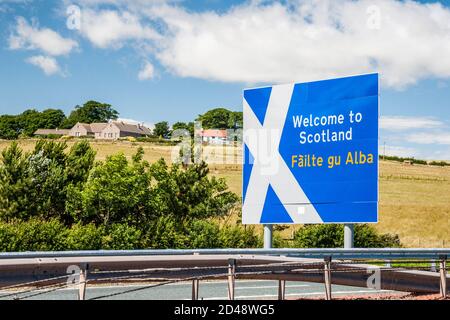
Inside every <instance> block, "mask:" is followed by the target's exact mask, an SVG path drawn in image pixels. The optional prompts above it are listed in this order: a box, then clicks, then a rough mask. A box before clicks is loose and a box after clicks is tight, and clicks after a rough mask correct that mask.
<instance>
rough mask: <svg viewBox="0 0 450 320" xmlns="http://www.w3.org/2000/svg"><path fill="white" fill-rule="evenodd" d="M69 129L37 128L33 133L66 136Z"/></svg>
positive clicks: (36, 134)
mask: <svg viewBox="0 0 450 320" xmlns="http://www.w3.org/2000/svg"><path fill="white" fill-rule="evenodd" d="M69 132H70V130H68V129H58V128H56V129H37V130H36V132H35V133H34V135H35V136H49V135H57V136H66V135H68V134H69Z"/></svg>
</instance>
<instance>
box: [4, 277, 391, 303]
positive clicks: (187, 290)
mask: <svg viewBox="0 0 450 320" xmlns="http://www.w3.org/2000/svg"><path fill="white" fill-rule="evenodd" d="M144 287H145V285H111V286H87V289H86V299H92V298H96V297H100V296H104V295H111V294H116V293H120V292H123V291H127V290H136V291H133V292H129V293H124V294H120V295H114V296H110V297H105V298H102V299H107V300H185V299H188V300H189V299H191V295H192V285H191V283H186V282H184V283H174V284H166V285H163V286H160V287H155V288H146V289H143V288H144ZM140 289H143V290H140ZM77 292H78V289H77V288H64V289H59V290H57V291H52V292H45V291H44V290H39V291H33V292H28V293H25V294H18V295H16V298H22V297H23V298H25V299H33V300H36V299H37V300H75V299H77ZM332 292H333V295H335V296H339V295H367V294H375V293H384V292H392V291H384V290H375V289H369V288H359V287H349V286H340V285H333V286H332ZM9 293H11V292H5V291H2V292H0V299H14V298H15V297H14V296H8V297H3V298H1V297H2V296H3V295H5V294H9ZM35 294H38V295H35ZM30 295H34V296H30ZM324 295H325V288H324V285H323V284H320V283H310V282H286V298H287V299H289V298H295V297H298V298H302V297H303V298H308V297H323V296H324ZM27 296H29V297H27ZM277 297H278V282H277V281H270V280H240V281H236V291H235V298H236V300H260V299H277ZM227 298H228V297H227V282H226V281H214V282H206V281H203V282H200V287H199V299H204V300H226V299H227Z"/></svg>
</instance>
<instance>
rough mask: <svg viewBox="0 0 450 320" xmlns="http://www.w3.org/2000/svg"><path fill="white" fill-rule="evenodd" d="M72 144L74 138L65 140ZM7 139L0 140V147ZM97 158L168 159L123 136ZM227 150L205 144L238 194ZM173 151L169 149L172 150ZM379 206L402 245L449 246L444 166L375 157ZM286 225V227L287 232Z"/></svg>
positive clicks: (29, 143)
mask: <svg viewBox="0 0 450 320" xmlns="http://www.w3.org/2000/svg"><path fill="white" fill-rule="evenodd" d="M34 143H35V141H33V140H21V141H19V144H20V145H21V147H22V148H23V149H24V150H31V149H32V148H33V147H34ZM67 143H68V145H69V146H70V145H72V144H73V143H74V140H69V141H68V142H67ZM9 144H10V142H9V141H0V150H2V149H4V148H5V147H7V146H8V145H9ZM92 146H93V148H94V149H95V150H96V151H97V159H98V160H104V159H105V158H106V157H107V156H108V155H111V154H114V153H117V152H123V153H124V154H125V155H126V156H128V157H131V155H132V154H133V153H135V152H136V150H137V148H138V147H139V146H142V147H143V148H144V150H145V159H146V160H148V161H149V162H154V161H156V160H157V159H159V158H161V157H163V158H165V159H166V160H167V161H168V162H170V160H171V148H170V147H167V146H158V145H154V144H149V143H132V142H128V141H116V142H106V141H92ZM227 150H231V152H226V153H227V155H224V154H222V153H221V149H220V148H217V147H207V148H206V150H205V151H206V152H207V153H208V154H209V156H208V159H209V161H210V162H211V164H210V168H211V173H212V174H213V175H215V176H218V177H224V178H226V179H227V181H228V185H229V187H230V189H231V190H232V191H234V192H236V193H237V194H239V195H240V194H241V183H242V172H241V167H240V165H222V164H215V163H217V162H221V161H220V160H221V159H223V158H224V157H225V156H228V157H232V158H233V157H235V158H236V159H240V157H241V151H240V150H237V149H233V150H232V149H231V148H228V149H227ZM176 154H177V152H175V155H176ZM379 185H380V187H379V191H380V206H379V208H380V210H379V211H380V212H379V223H378V224H376V225H375V227H376V228H377V229H378V230H379V231H380V232H389V233H396V234H398V235H399V236H400V238H401V241H402V243H403V244H404V245H405V246H408V247H443V246H446V247H449V246H450V167H434V166H426V165H406V164H402V163H398V162H391V161H381V162H380V184H379ZM289 232H290V230H286V231H285V234H286V235H287V234H288V233H289Z"/></svg>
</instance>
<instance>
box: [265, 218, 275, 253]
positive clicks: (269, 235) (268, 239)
mask: <svg viewBox="0 0 450 320" xmlns="http://www.w3.org/2000/svg"><path fill="white" fill-rule="evenodd" d="M272 240H273V227H272V225H271V224H265V225H264V249H272Z"/></svg>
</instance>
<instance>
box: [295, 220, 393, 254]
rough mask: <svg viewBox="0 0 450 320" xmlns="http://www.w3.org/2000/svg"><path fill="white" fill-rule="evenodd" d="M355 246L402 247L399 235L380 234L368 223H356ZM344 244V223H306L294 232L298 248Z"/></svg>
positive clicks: (332, 246)
mask: <svg viewBox="0 0 450 320" xmlns="http://www.w3.org/2000/svg"><path fill="white" fill-rule="evenodd" d="M354 240H355V243H354V245H355V247H357V248H384V247H391V248H393V247H401V243H400V239H399V237H398V235H391V234H378V233H377V231H376V230H375V229H374V228H373V227H372V226H370V225H368V224H357V225H355V239H354ZM343 246H344V226H343V225H342V224H321V225H306V226H303V227H302V228H300V229H299V230H297V231H296V232H295V234H294V247H298V248H338V247H343Z"/></svg>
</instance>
